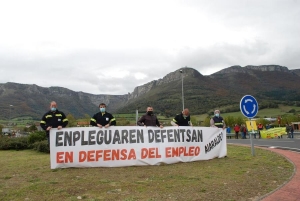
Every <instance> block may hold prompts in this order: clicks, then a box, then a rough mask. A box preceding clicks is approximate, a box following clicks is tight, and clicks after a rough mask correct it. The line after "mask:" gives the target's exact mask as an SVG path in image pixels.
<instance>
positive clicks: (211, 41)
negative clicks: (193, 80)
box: [0, 0, 300, 94]
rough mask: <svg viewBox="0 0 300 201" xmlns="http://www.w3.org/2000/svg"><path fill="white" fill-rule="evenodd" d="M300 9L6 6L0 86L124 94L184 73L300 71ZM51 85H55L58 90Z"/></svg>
mask: <svg viewBox="0 0 300 201" xmlns="http://www.w3.org/2000/svg"><path fill="white" fill-rule="evenodd" d="M299 4H300V3H299V1H293V0H287V1H281V0H266V1H260V0H252V1H239V0H227V1H222V0H217V1H210V0H204V1H198V0H191V1H180V0H166V1H159V0H151V1H139V0H128V1H122V0H112V1H104V0H89V1H79V0H72V1H71V0H64V1H58V0H53V1H51V2H46V1H38V0H28V1H21V0H11V1H1V2H0V25H1V32H0V82H1V83H5V82H18V83H28V84H37V85H40V86H44V87H49V86H54V85H56V86H62V87H66V88H69V89H71V90H74V91H84V92H88V93H95V94H100V93H101V94H105V93H108V94H125V93H128V92H132V91H133V89H134V87H136V86H138V85H141V84H145V83H147V82H150V81H152V80H153V79H158V78H162V77H163V76H165V75H166V74H168V73H169V72H172V71H175V70H177V69H179V68H181V67H183V66H189V67H193V68H195V69H197V70H198V71H199V72H200V73H202V74H204V75H208V74H211V73H214V72H216V71H218V70H221V69H222V68H226V67H229V66H232V65H241V66H245V65H265V64H278V65H283V66H287V67H288V68H289V69H295V68H299V66H300V61H299V59H298V56H299V52H300V51H299V47H297V45H296V44H299V43H300V38H299V32H300V24H299V22H298V19H299V18H300V6H299ZM53 78H55V81H53Z"/></svg>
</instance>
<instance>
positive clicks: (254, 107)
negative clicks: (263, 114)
mask: <svg viewBox="0 0 300 201" xmlns="http://www.w3.org/2000/svg"><path fill="white" fill-rule="evenodd" d="M255 109H256V105H255V104H253V110H252V112H251V114H253V113H254V112H255Z"/></svg>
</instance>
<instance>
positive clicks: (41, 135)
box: [28, 131, 46, 145]
mask: <svg viewBox="0 0 300 201" xmlns="http://www.w3.org/2000/svg"><path fill="white" fill-rule="evenodd" d="M43 140H46V134H45V132H44V131H36V132H34V133H30V134H29V136H28V143H29V144H31V145H33V144H34V143H35V142H40V141H43Z"/></svg>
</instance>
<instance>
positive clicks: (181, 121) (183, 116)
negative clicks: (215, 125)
mask: <svg viewBox="0 0 300 201" xmlns="http://www.w3.org/2000/svg"><path fill="white" fill-rule="evenodd" d="M171 124H172V125H173V126H193V124H192V122H191V117H190V111H189V109H188V108H185V109H184V110H183V111H182V112H181V113H180V114H177V115H176V116H175V117H174V119H173V120H172V121H171Z"/></svg>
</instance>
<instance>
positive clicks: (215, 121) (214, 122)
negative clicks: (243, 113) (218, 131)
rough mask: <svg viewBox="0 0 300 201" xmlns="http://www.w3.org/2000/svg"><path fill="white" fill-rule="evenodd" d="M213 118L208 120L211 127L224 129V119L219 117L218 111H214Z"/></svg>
mask: <svg viewBox="0 0 300 201" xmlns="http://www.w3.org/2000/svg"><path fill="white" fill-rule="evenodd" d="M214 114H215V115H214V117H213V118H211V119H210V126H211V127H218V128H223V129H225V128H226V125H225V121H224V119H223V118H222V117H221V116H220V110H215V112H214Z"/></svg>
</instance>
